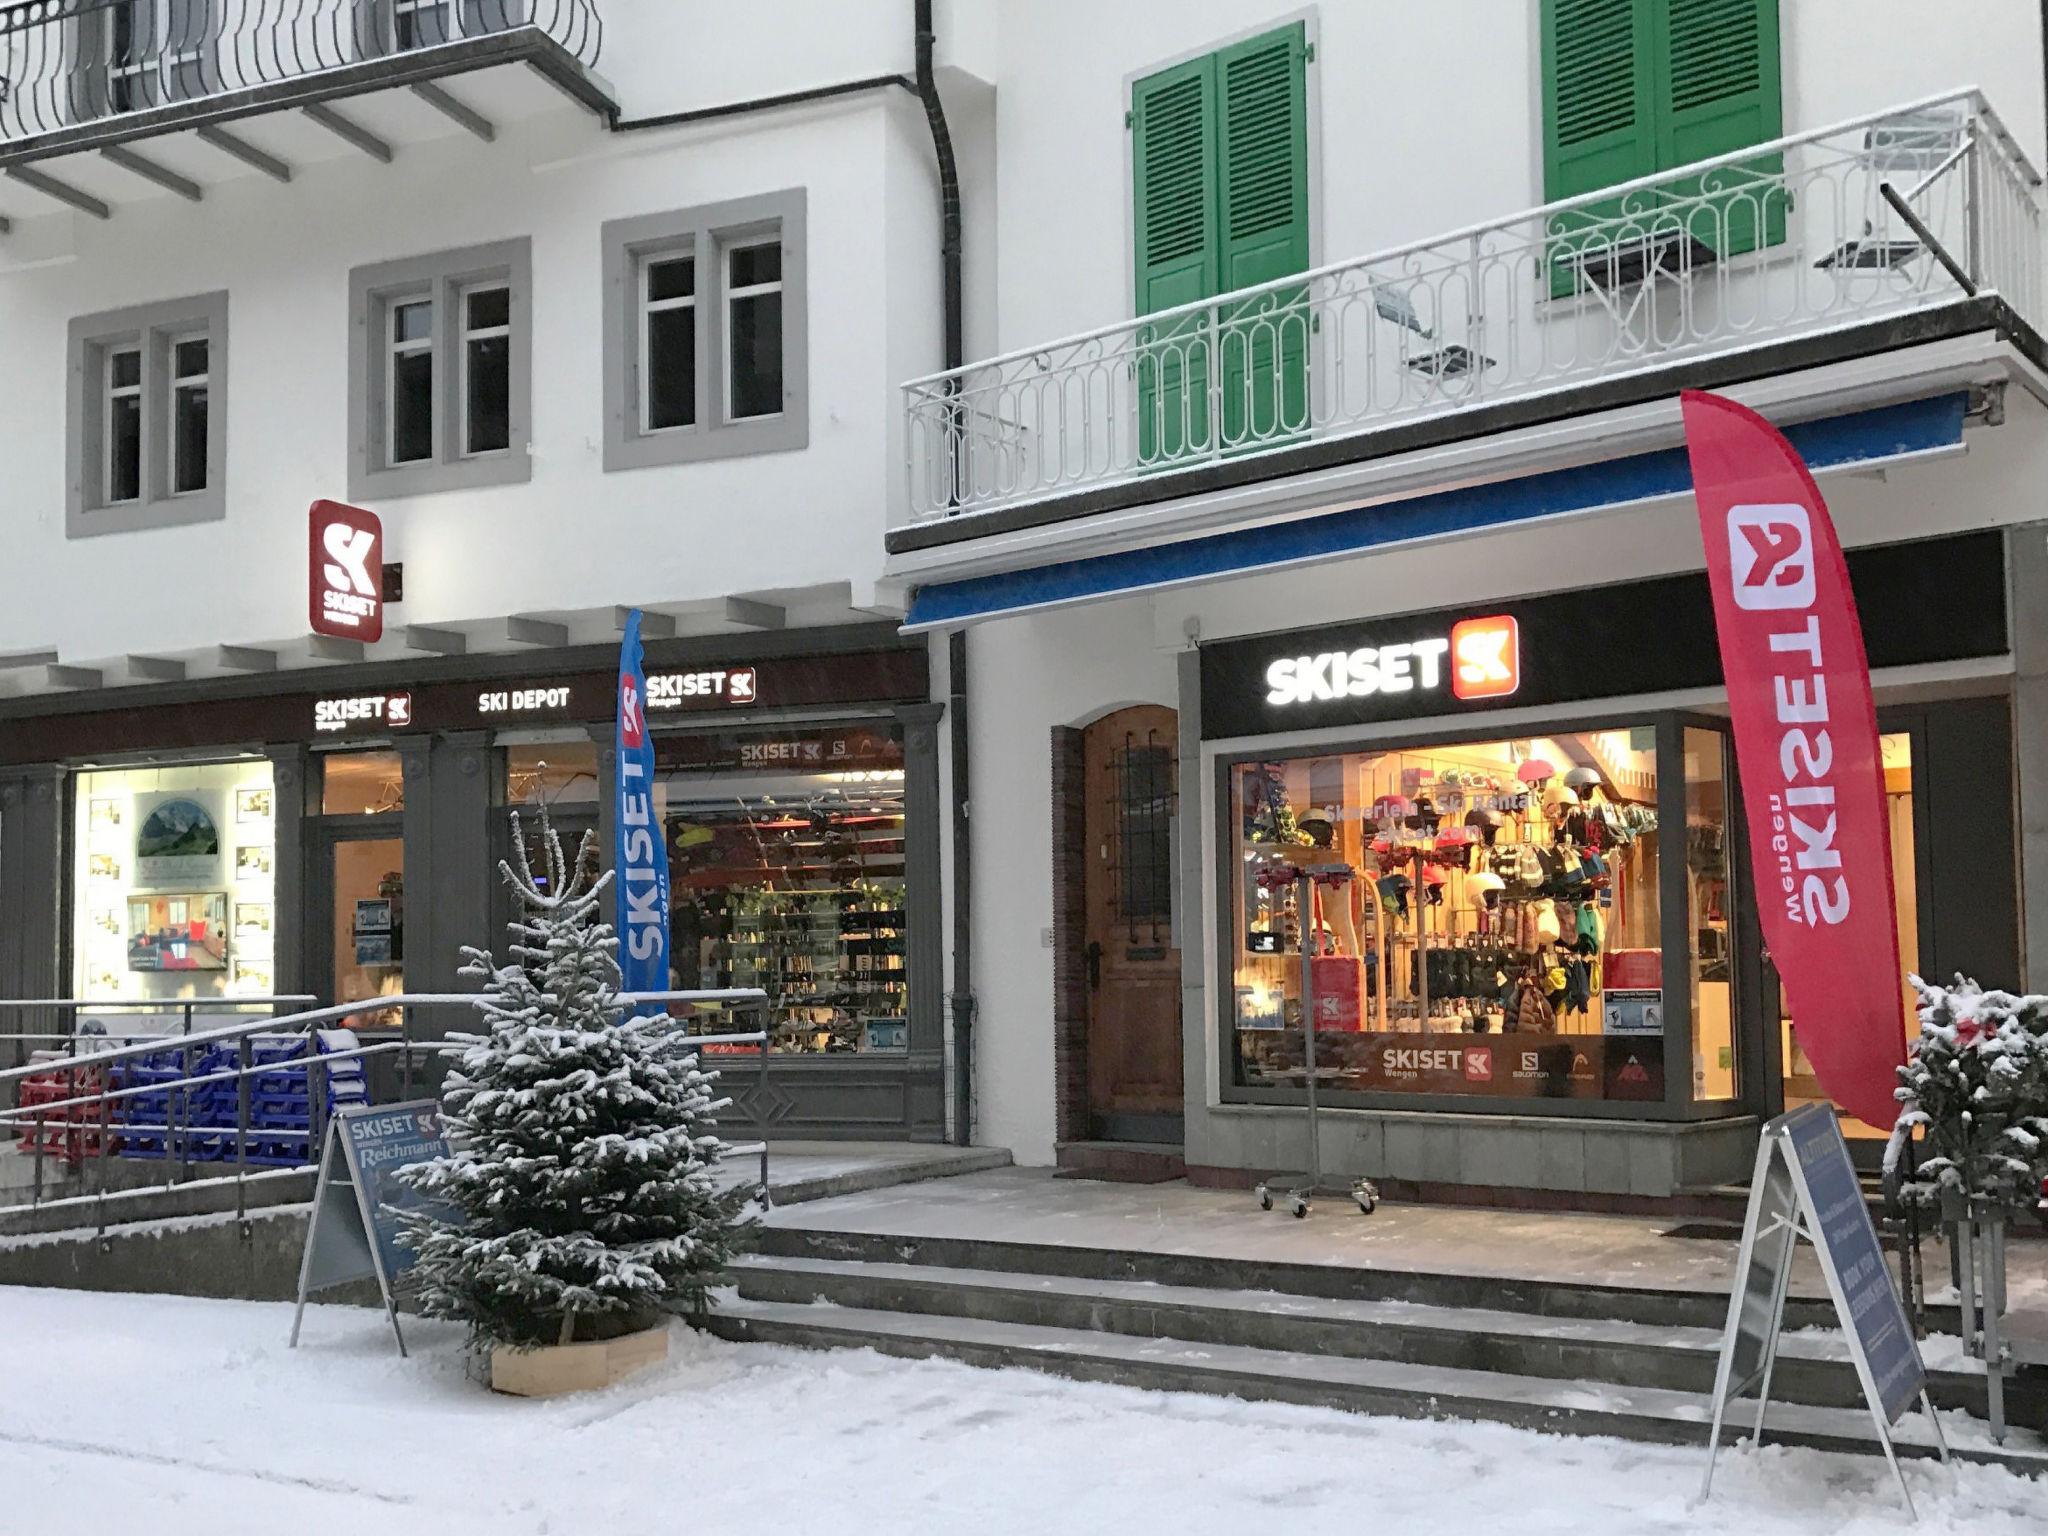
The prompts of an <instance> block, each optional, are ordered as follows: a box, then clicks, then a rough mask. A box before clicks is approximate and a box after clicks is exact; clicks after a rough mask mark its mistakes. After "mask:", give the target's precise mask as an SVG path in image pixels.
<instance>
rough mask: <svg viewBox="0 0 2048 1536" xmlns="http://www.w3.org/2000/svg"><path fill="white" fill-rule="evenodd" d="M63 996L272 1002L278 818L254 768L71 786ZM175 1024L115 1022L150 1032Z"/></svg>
mask: <svg viewBox="0 0 2048 1536" xmlns="http://www.w3.org/2000/svg"><path fill="white" fill-rule="evenodd" d="M73 815H74V817H75V822H74V828H75V831H74V837H73V848H74V850H75V851H74V860H75V862H74V866H73V870H72V889H73V890H74V891H75V892H76V893H77V896H76V900H75V901H74V903H73V906H72V944H71V953H72V964H73V968H74V975H73V982H74V984H75V988H76V990H75V992H74V995H75V996H78V997H82V998H87V999H98V1000H105V1001H112V1000H116V999H120V1000H153V999H158V998H161V999H163V1000H164V1001H165V1002H166V1003H174V1002H177V1001H181V1000H184V999H193V998H219V997H268V996H271V995H273V994H274V993H275V992H276V990H277V989H276V987H275V985H274V984H273V975H272V959H271V957H272V954H273V952H274V949H273V945H274V939H275V935H276V928H277V900H276V881H275V873H274V868H275V858H276V847H277V818H276V809H275V804H274V799H273V793H272V785H271V767H270V763H269V762H268V760H266V759H263V758H248V759H240V760H235V761H230V762H221V763H194V764H179V765H176V766H173V767H162V768H115V769H104V770H90V771H87V772H83V773H81V774H79V775H78V778H77V792H76V803H75V806H74V811H73ZM178 1017H179V1015H178V1013H177V1012H176V1010H175V1009H167V1010H166V1012H165V1013H164V1014H162V1015H152V1014H150V1013H148V1012H147V1011H146V1010H144V1011H136V1012H124V1013H123V1014H122V1015H121V1027H122V1028H124V1029H133V1030H138V1031H144V1032H147V1031H149V1030H151V1029H153V1028H157V1027H168V1025H169V1024H170V1023H171V1022H173V1021H175V1020H177V1019H178Z"/></svg>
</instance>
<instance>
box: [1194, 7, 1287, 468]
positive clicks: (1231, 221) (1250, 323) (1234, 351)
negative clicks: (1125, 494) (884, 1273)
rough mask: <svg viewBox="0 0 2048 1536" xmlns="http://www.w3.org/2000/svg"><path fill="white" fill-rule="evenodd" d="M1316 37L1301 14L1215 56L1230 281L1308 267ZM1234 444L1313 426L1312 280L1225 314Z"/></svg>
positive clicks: (1236, 284)
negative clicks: (1311, 44) (1311, 49)
mask: <svg viewBox="0 0 2048 1536" xmlns="http://www.w3.org/2000/svg"><path fill="white" fill-rule="evenodd" d="M1307 65H1308V40H1307V37H1306V35H1305V33H1304V29H1303V28H1302V26H1301V24H1300V23H1298V22H1297V23H1296V24H1294V25H1293V26H1289V27H1283V28H1281V29H1280V30H1278V31H1275V32H1268V33H1265V34H1264V35H1262V36H1260V37H1256V38H1253V39H1251V40H1250V41H1249V42H1243V43H1238V44H1235V45H1233V46H1232V47H1229V48H1225V49H1223V50H1222V51H1221V52H1219V53H1218V54H1217V55H1216V79H1217V100H1218V103H1219V118H1220V127H1219V130H1218V135H1217V159H1218V167H1219V170H1220V173H1221V174H1220V177H1219V187H1218V193H1219V205H1218V233H1219V239H1220V247H1221V260H1220V262H1219V274H1218V275H1219V281H1220V291H1222V292H1232V291H1234V290H1236V289H1239V288H1249V287H1253V286H1255V285H1258V284H1262V283H1271V282H1273V281H1275V280H1276V279H1279V278H1284V277H1289V276H1292V275H1293V274H1294V273H1296V272H1305V271H1307V270H1308V83H1307V77H1308V71H1307ZM1218 323H1219V331H1218V346H1219V348H1220V350H1221V352H1222V362H1223V439H1224V444H1225V446H1226V447H1240V446H1265V445H1267V444H1269V443H1271V442H1272V441H1274V440H1275V439H1276V437H1278V436H1279V435H1282V434H1286V433H1290V432H1298V431H1302V430H1304V429H1306V427H1307V426H1308V334H1309V309H1308V290H1307V289H1306V288H1305V287H1300V288H1297V287H1292V286H1289V287H1283V288H1276V289H1269V290H1268V291H1267V292H1265V293H1262V294H1260V295H1259V296H1258V297H1257V298H1255V299H1251V300H1247V301H1245V302H1244V303H1242V304H1239V305H1237V306H1235V307H1233V308H1232V309H1231V310H1230V311H1228V312H1227V313H1224V314H1222V315H1220V316H1219V317H1218Z"/></svg>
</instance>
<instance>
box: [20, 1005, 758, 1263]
mask: <svg viewBox="0 0 2048 1536" xmlns="http://www.w3.org/2000/svg"><path fill="white" fill-rule="evenodd" d="M618 996H619V999H620V1001H622V1002H624V1003H626V1004H627V1005H629V1006H631V1005H638V1004H643V1003H659V1004H662V1005H670V1004H678V1003H681V1004H689V1005H693V1006H694V1005H700V1004H701V1005H717V1006H720V1007H738V1008H756V1007H766V1006H767V1004H768V994H767V993H766V992H765V991H764V990H762V989H760V988H758V987H745V988H723V989H689V990H673V991H662V992H630V993H620V994H618ZM485 1000H486V995H485V994H483V993H479V992H445V993H443V992H420V993H393V994H391V995H388V996H382V997H374V998H363V999H360V1000H358V1001H355V1002H351V1003H341V1004H337V1005H335V1006H333V1007H327V1008H314V1009H309V1010H306V1011H304V1012H301V1013H297V1014H288V1015H283V1016H279V1017H269V1018H263V1019H255V1020H249V1021H246V1022H244V1023H239V1024H234V1025H227V1026H223V1027H221V1028H217V1029H210V1030H202V1031H194V1032H191V1033H188V1034H166V1035H157V1036H152V1037H147V1038H146V1039H145V1041H144V1042H143V1043H139V1044H135V1045H130V1046H123V1047H116V1048H114V1049H110V1050H103V1051H102V1050H95V1051H91V1052H89V1053H85V1054H78V1053H75V1052H74V1053H72V1054H67V1055H64V1056H61V1057H57V1058H55V1059H51V1060H45V1061H40V1062H35V1063H31V1064H28V1065H25V1066H22V1067H18V1068H13V1069H10V1070H8V1071H5V1072H0V1082H6V1081H10V1080H15V1079H22V1078H27V1077H31V1076H49V1075H52V1074H57V1073H81V1072H88V1071H91V1072H100V1071H102V1070H103V1069H104V1068H106V1067H108V1066H110V1065H113V1064H116V1063H119V1062H122V1061H129V1060H135V1059H140V1058H149V1057H158V1056H162V1055H165V1054H167V1053H170V1052H176V1053H178V1055H179V1056H180V1058H181V1061H182V1063H183V1067H184V1071H183V1073H182V1075H181V1076H179V1077H177V1078H174V1079H170V1080H167V1081H163V1082H154V1083H143V1084H136V1085H130V1086H127V1087H120V1088H115V1087H111V1086H107V1085H106V1084H104V1083H103V1084H102V1086H100V1087H99V1088H97V1089H94V1090H92V1091H91V1092H85V1093H76V1094H74V1095H73V1096H72V1097H70V1098H65V1099H57V1100H52V1101H48V1102H45V1103H42V1104H36V1105H31V1106H21V1105H17V1106H16V1107H15V1108H13V1109H8V1110H0V1129H16V1130H18V1129H20V1128H22V1127H28V1128H30V1129H31V1130H32V1131H33V1133H34V1137H35V1149H34V1155H35V1174H34V1183H33V1186H32V1190H31V1198H30V1200H29V1202H28V1203H27V1206H26V1207H24V1206H21V1205H16V1206H12V1207H0V1210H5V1209H16V1210H19V1209H37V1208H41V1207H43V1206H44V1205H45V1203H46V1202H45V1201H44V1200H43V1198H42V1195H43V1184H44V1178H43V1162H44V1158H45V1156H46V1154H47V1152H48V1145H49V1139H50V1134H51V1133H52V1132H53V1131H54V1132H55V1133H56V1134H57V1135H58V1137H59V1138H60V1139H62V1138H64V1137H69V1136H73V1135H77V1136H81V1137H91V1138H94V1139H95V1141H96V1149H95V1155H94V1161H95V1162H96V1164H97V1166H98V1167H99V1170H100V1173H99V1180H98V1182H99V1189H98V1191H97V1193H96V1195H93V1196H81V1197H74V1198H80V1199H83V1198H92V1199H94V1200H95V1201H96V1207H95V1208H96V1210H97V1213H98V1218H99V1228H100V1230H101V1231H104V1230H105V1228H106V1222H107V1217H106V1212H107V1202H109V1201H119V1200H123V1199H133V1198H140V1197H143V1196H147V1195H151V1194H155V1193H159V1192H162V1191H164V1190H167V1189H175V1188H180V1187H189V1186H193V1185H198V1184H205V1185H219V1184H222V1183H224V1182H226V1180H224V1179H204V1180H193V1179H190V1178H189V1177H186V1178H183V1179H181V1178H179V1177H178V1172H179V1170H181V1169H182V1170H184V1171H185V1172H186V1173H187V1174H188V1175H189V1171H190V1167H191V1148H192V1142H193V1140H194V1139H195V1138H196V1137H198V1136H201V1135H205V1136H226V1135H228V1134H229V1132H230V1128H229V1127H227V1126H225V1125H208V1126H202V1127H195V1126H194V1125H193V1124H192V1123H191V1122H190V1120H189V1118H187V1119H184V1120H183V1121H182V1123H181V1117H180V1114H179V1106H180V1105H184V1106H186V1107H187V1109H188V1110H189V1106H190V1102H191V1099H190V1096H191V1093H192V1091H193V1090H194V1089H198V1088H204V1087H210V1086H215V1085H219V1084H223V1083H235V1084H237V1085H238V1091H237V1095H236V1123H235V1125H234V1127H233V1128H232V1134H233V1136H234V1152H235V1156H234V1166H235V1170H236V1171H235V1174H234V1176H233V1178H234V1183H235V1185H236V1214H237V1216H238V1217H246V1215H247V1211H248V1205H247V1189H246V1185H247V1183H248V1181H249V1180H250V1179H252V1178H262V1177H265V1176H267V1175H269V1174H272V1173H279V1172H291V1171H294V1170H291V1169H281V1170H280V1169H258V1170H257V1171H256V1172H254V1173H251V1172H250V1168H249V1163H248V1149H249V1146H250V1144H251V1142H252V1140H253V1141H261V1140H279V1141H287V1142H300V1141H303V1142H304V1143H305V1147H306V1151H305V1154H304V1155H305V1156H306V1157H307V1158H308V1159H309V1160H310V1157H311V1153H312V1148H313V1146H314V1145H315V1144H316V1141H317V1138H318V1137H319V1136H321V1135H323V1134H324V1133H325V1124H324V1121H323V1110H322V1105H323V1104H324V1102H325V1094H324V1084H325V1083H327V1082H328V1081H330V1080H331V1079H330V1077H329V1074H330V1073H331V1070H332V1068H333V1067H334V1066H335V1065H337V1064H339V1063H342V1062H349V1061H367V1060H370V1059H373V1058H377V1057H385V1056H391V1055H397V1056H398V1057H399V1058H400V1071H401V1074H402V1082H403V1087H402V1090H401V1091H402V1093H403V1094H405V1095H407V1096H409V1095H410V1094H411V1091H412V1087H411V1085H412V1064H413V1060H414V1058H415V1057H416V1056H420V1055H424V1056H426V1057H428V1058H433V1057H437V1056H443V1057H445V1056H453V1055H459V1054H460V1053H462V1052H463V1051H466V1050H468V1049H470V1047H471V1045H472V1043H473V1039H464V1038H451V1039H442V1040H432V1041H416V1040H414V1039H412V1038H411V1033H410V1031H411V1027H412V1025H411V1019H412V1015H411V1009H412V1008H414V1007H441V1006H459V1007H463V1008H466V1009H471V1010H474V1009H477V1008H479V1007H480V1006H481V1005H482V1004H483V1003H484V1001H485ZM79 1001H80V1000H78V999H70V998H59V999H44V1000H41V1001H40V1002H37V1003H29V1002H26V1001H25V1000H21V999H0V1006H9V1005H13V1006H41V1007H49V1006H71V1005H73V1004H75V1003H78V1002H79ZM152 1001H155V1000H152ZM177 1001H178V1002H179V1003H181V1004H182V1003H184V1002H186V1001H188V1000H186V999H179V1000H177ZM189 1001H191V1002H194V1003H195V1004H196V1003H202V1002H211V1003H214V1004H216V1005H217V1006H228V1005H232V1004H233V1003H234V1002H236V1001H242V1002H247V1001H250V1000H247V999H240V1000H235V999H191V1000H189ZM393 1009H396V1010H397V1011H398V1016H399V1025H398V1038H396V1039H385V1040H374V1039H373V1040H372V1041H371V1043H368V1044H357V1045H352V1046H348V1047H344V1048H343V1049H340V1050H335V1051H317V1050H316V1051H312V1052H310V1053H309V1054H307V1055H306V1056H305V1057H303V1058H294V1059H289V1060H284V1061H272V1062H264V1063H254V1062H252V1061H251V1060H250V1046H251V1044H252V1042H253V1041H254V1040H256V1039H258V1038H264V1039H273V1040H285V1041H304V1042H308V1043H310V1041H311V1038H312V1035H313V1032H314V1031H315V1030H316V1029H317V1028H319V1027H320V1026H321V1025H323V1024H335V1023H338V1022H340V1021H343V1020H347V1019H350V1018H354V1017H356V1016H359V1015H362V1014H385V1013H389V1012H391V1011H392V1010H393ZM362 1033H363V1034H365V1035H375V1034H378V1033H385V1031H380V1030H374V1029H372V1030H365V1031H362ZM80 1038H82V1039H86V1040H98V1039H103V1038H107V1037H104V1036H86V1037H74V1040H76V1039H80ZM770 1039H771V1036H770V1031H769V1030H768V1029H767V1028H766V1027H765V1026H764V1027H763V1028H761V1029H758V1030H753V1031H745V1032H737V1033H734V1032H727V1033H720V1034H710V1035H690V1034H684V1035H681V1036H679V1037H678V1041H677V1043H678V1047H679V1048H682V1049H690V1048H698V1047H702V1046H709V1045H727V1044H730V1045H752V1046H756V1047H758V1057H757V1060H758V1063H759V1075H760V1078H761V1080H762V1082H763V1083H765V1081H766V1077H767V1071H768V1063H769V1060H770V1057H771V1054H772V1053H771V1052H770V1050H769V1044H770ZM223 1044H234V1045H238V1046H239V1047H240V1051H239V1053H238V1054H239V1057H240V1061H239V1064H238V1065H237V1066H236V1067H234V1068H231V1069H223V1070H219V1071H213V1072H198V1073H195V1072H193V1071H192V1070H191V1052H192V1050H193V1049H194V1048H195V1047H198V1048H202V1049H203V1048H206V1047H211V1046H218V1045H223ZM277 1073H285V1074H291V1073H303V1074H304V1075H305V1077H306V1080H307V1086H308V1090H309V1098H310V1101H311V1103H312V1106H313V1115H312V1119H311V1122H310V1123H309V1125H308V1127H307V1128H306V1129H305V1130H303V1131H300V1130H296V1129H293V1130H277V1131H273V1130H271V1129H263V1130H261V1131H260V1132H259V1131H257V1130H256V1129H254V1128H252V1127H251V1125H250V1094H249V1089H248V1087H247V1083H248V1080H249V1079H251V1078H254V1077H257V1076H261V1075H265V1074H277ZM316 1073H318V1074H319V1076H318V1077H317V1078H316V1077H315V1074H316ZM316 1084H318V1085H322V1086H323V1092H321V1093H313V1092H312V1090H313V1089H314V1087H315V1086H316ZM144 1094H162V1095H164V1096H165V1105H166V1115H165V1123H164V1124H163V1125H160V1126H159V1125H156V1124H154V1123H153V1122H152V1123H148V1124H138V1123H132V1122H120V1123H116V1122H115V1121H114V1119H113V1116H112V1106H113V1105H114V1104H116V1103H118V1102H121V1101H124V1100H128V1099H132V1098H135V1097H137V1096H139V1095H144ZM732 1102H733V1101H732V1100H731V1099H730V1098H726V1099H721V1100H719V1101H718V1103H717V1104H716V1105H715V1106H714V1107H715V1108H716V1109H723V1108H725V1107H727V1106H728V1105H730V1104H731V1103H732ZM73 1110H82V1111H88V1113H81V1114H78V1115H75V1116H74V1115H73V1114H71V1113H70V1111H73ZM90 1111H96V1113H91V1112H90ZM138 1133H140V1134H147V1135H152V1136H154V1135H161V1136H162V1137H163V1138H164V1160H165V1164H166V1178H165V1181H164V1183H162V1184H154V1183H152V1184H149V1185H144V1186H140V1187H138V1188H135V1189H129V1190H110V1189H108V1187H107V1171H106V1165H107V1160H108V1158H109V1157H110V1156H111V1154H112V1147H113V1143H114V1141H115V1139H116V1137H118V1136H120V1135H122V1134H130V1135H132V1134H138ZM727 1150H728V1151H729V1152H732V1153H735V1154H747V1155H758V1156H759V1158H760V1183H761V1189H762V1191H763V1196H764V1198H765V1194H766V1190H767V1187H768V1178H769V1166H768V1164H769V1147H768V1142H767V1139H766V1137H765V1136H764V1137H762V1138H761V1139H760V1140H759V1141H756V1142H746V1143H736V1144H728V1147H727ZM65 1160H66V1161H71V1162H82V1161H83V1159H82V1158H66V1159H65ZM59 1203H64V1204H68V1203H70V1201H68V1200H67V1201H63V1202H58V1201H52V1202H48V1204H51V1205H56V1204H59Z"/></svg>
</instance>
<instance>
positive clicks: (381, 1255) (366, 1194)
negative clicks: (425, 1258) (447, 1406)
mask: <svg viewBox="0 0 2048 1536" xmlns="http://www.w3.org/2000/svg"><path fill="white" fill-rule="evenodd" d="M447 1155H448V1139H447V1137H446V1136H445V1135H444V1134H443V1133H442V1129H441V1106H440V1104H439V1103H438V1102H436V1101H435V1100H433V1099H416V1100H414V1101H412V1102H410V1103H406V1104H379V1105H352V1106H350V1107H349V1108H347V1109H340V1110H336V1111H335V1113H334V1116H333V1118H332V1119H330V1120H329V1121H328V1122H327V1136H326V1139H325V1141H324V1143H323V1145H322V1147H321V1152H320V1177H319V1181H318V1182H317V1183H316V1184H315V1185H314V1187H313V1218H312V1221H311V1222H310V1223H309V1224H308V1225H307V1228H306V1253H305V1257H304V1258H303V1259H301V1260H300V1262H299V1301H298V1308H297V1310H296V1311H294V1312H293V1313H292V1337H291V1344H292V1347H293V1348H294V1349H296V1348H297V1347H298V1343H299V1324H300V1322H301V1321H302V1320H303V1319H304V1318H305V1315H306V1298H307V1297H308V1296H309V1295H311V1294H312V1293H313V1292H314V1291H324V1290H326V1289H328V1288H329V1287H331V1286H336V1285H350V1284H353V1283H354V1282H356V1281H359V1280H375V1281H376V1282H377V1288H378V1289H379V1290H380V1291H382V1292H383V1295H384V1315H385V1316H386V1317H388V1318H389V1319H390V1320H391V1332H392V1335H393V1336H394V1337H395V1338H396V1339H397V1340H398V1352H399V1354H400V1355H403V1354H404V1353H405V1335H404V1333H402V1332H401V1331H400V1330H399V1327H398V1307H397V1304H396V1302H395V1300H394V1298H393V1289H392V1288H393V1287H394V1286H395V1285H397V1284H398V1282H399V1279H400V1278H401V1277H402V1276H403V1275H404V1274H405V1272H406V1271H407V1270H408V1269H410V1268H411V1267H412V1265H413V1261H414V1259H415V1258H416V1257H417V1255H416V1254H415V1253H414V1252H413V1250H412V1249H411V1247H409V1246H408V1245H407V1244H406V1242H405V1239H404V1237H403V1236H402V1234H401V1233H400V1230H399V1228H400V1224H401V1222H402V1221H403V1220H404V1219H405V1218H406V1217H408V1216H421V1215H426V1216H438V1217H441V1218H443V1219H444V1220H445V1219H448V1218H450V1217H452V1216H453V1215H454V1214H455V1213H454V1210H453V1208H452V1207H449V1206H446V1205H444V1204H443V1203H442V1202H439V1201H435V1200H431V1199H428V1198H426V1197H424V1196H421V1195H419V1194H417V1193H415V1192H414V1191H413V1190H410V1189H408V1188H407V1187H406V1186H405V1185H404V1184H402V1183H400V1182H399V1180H398V1178H397V1174H398V1171H399V1170H400V1169H401V1168H408V1167H411V1166H412V1165H413V1164H415V1163H425V1162H431V1161H433V1160H434V1159H435V1158H438V1157H446V1156H447Z"/></svg>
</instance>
